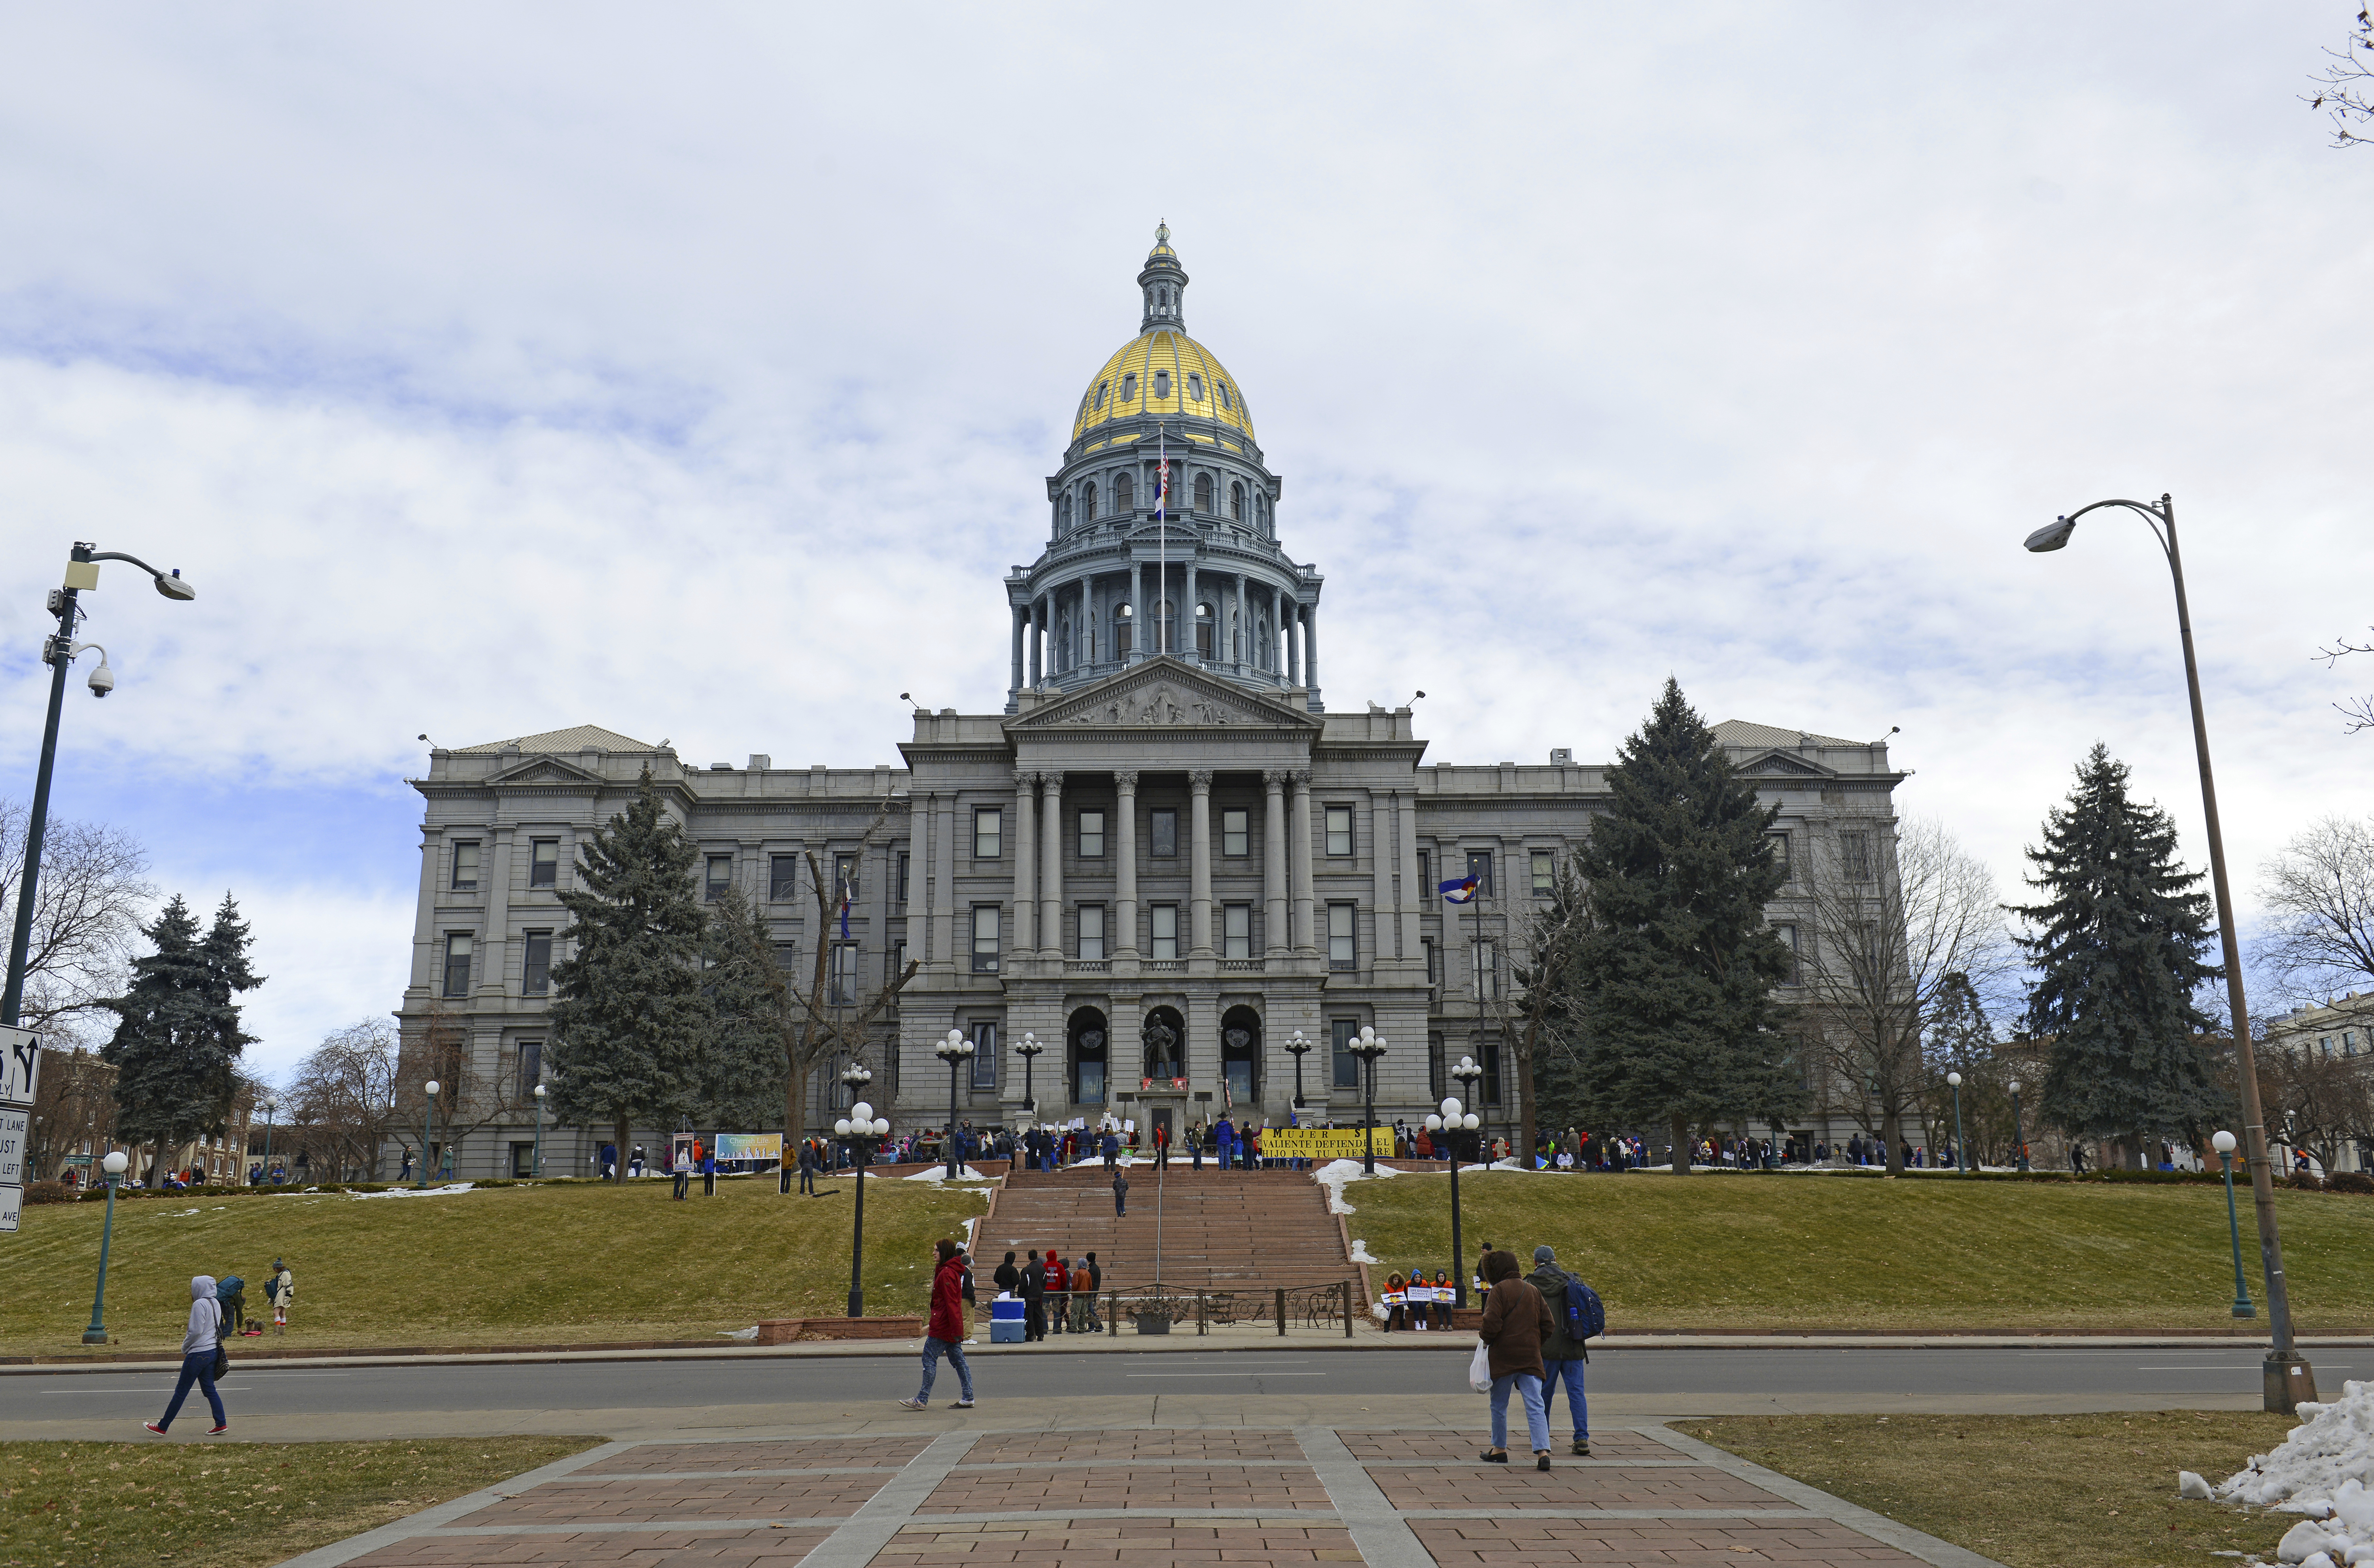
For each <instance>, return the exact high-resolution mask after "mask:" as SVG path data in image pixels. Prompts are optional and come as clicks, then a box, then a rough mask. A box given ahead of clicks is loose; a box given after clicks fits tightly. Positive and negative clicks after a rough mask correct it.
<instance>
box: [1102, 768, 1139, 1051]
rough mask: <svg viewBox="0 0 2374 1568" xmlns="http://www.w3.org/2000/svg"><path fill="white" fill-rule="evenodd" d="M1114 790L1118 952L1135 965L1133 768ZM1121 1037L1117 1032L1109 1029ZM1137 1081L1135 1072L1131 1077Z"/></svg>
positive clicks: (1122, 772)
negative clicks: (1117, 798)
mask: <svg viewBox="0 0 2374 1568" xmlns="http://www.w3.org/2000/svg"><path fill="white" fill-rule="evenodd" d="M1113 788H1114V790H1116V791H1117V792H1118V793H1119V795H1120V797H1121V798H1120V799H1119V800H1118V801H1116V802H1113V805H1114V810H1113V815H1114V817H1115V818H1116V819H1117V820H1116V821H1115V822H1114V824H1113V826H1114V828H1115V829H1116V831H1115V833H1114V835H1113V853H1114V854H1115V856H1116V857H1118V858H1117V859H1116V860H1114V862H1113V869H1114V871H1115V872H1117V873H1118V875H1117V876H1116V877H1115V879H1114V883H1113V918H1114V919H1116V920H1118V921H1119V922H1120V923H1121V930H1120V931H1119V932H1118V933H1117V935H1118V937H1119V945H1118V946H1117V947H1116V948H1115V949H1114V951H1115V953H1116V954H1118V955H1119V956H1121V957H1123V958H1126V959H1128V960H1129V961H1130V962H1131V963H1133V964H1134V963H1135V962H1136V961H1137V773H1136V770H1135V769H1134V768H1123V769H1119V770H1117V771H1115V772H1114V774H1113ZM1107 1033H1108V1034H1112V1035H1114V1036H1115V1037H1116V1038H1118V1034H1117V1032H1116V1031H1114V1030H1111V1029H1108V1030H1107ZM1117 1048H1118V1047H1116V1046H1114V1045H1113V1044H1112V1043H1111V1041H1108V1042H1107V1044H1106V1047H1105V1052H1106V1057H1105V1059H1106V1064H1107V1065H1106V1067H1105V1071H1106V1073H1107V1074H1108V1075H1110V1074H1111V1072H1112V1066H1111V1063H1113V1062H1114V1061H1117V1060H1119V1058H1118V1057H1116V1056H1114V1055H1113V1054H1112V1053H1113V1052H1114V1051H1115V1050H1116V1049H1117ZM1130 1076H1131V1077H1133V1078H1134V1077H1136V1076H1138V1075H1137V1074H1136V1073H1132V1074H1130Z"/></svg>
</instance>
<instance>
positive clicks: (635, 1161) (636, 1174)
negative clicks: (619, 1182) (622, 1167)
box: [627, 1143, 643, 1181]
mask: <svg viewBox="0 0 2374 1568" xmlns="http://www.w3.org/2000/svg"><path fill="white" fill-rule="evenodd" d="M627 1175H628V1176H631V1177H633V1178H634V1179H635V1180H637V1181H641V1179H642V1176H643V1146H642V1145H641V1144H640V1143H638V1144H636V1145H635V1150H634V1153H631V1154H629V1155H628V1156H627Z"/></svg>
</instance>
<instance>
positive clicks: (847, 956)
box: [825, 942, 857, 1007]
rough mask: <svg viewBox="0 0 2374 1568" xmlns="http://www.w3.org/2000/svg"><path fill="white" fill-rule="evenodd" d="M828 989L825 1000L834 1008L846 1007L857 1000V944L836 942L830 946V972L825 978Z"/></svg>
mask: <svg viewBox="0 0 2374 1568" xmlns="http://www.w3.org/2000/svg"><path fill="white" fill-rule="evenodd" d="M826 984H827V986H828V987H829V988H830V989H828V990H827V992H826V993H825V1000H827V1001H828V1002H829V1003H830V1004H832V1005H833V1006H836V1007H847V1006H849V1005H850V1004H851V1003H852V1002H854V1001H855V1000H857V944H856V943H855V942H834V943H833V944H832V959H831V971H830V973H829V975H828V976H827V977H826Z"/></svg>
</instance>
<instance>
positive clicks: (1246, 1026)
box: [1220, 1006, 1262, 1113]
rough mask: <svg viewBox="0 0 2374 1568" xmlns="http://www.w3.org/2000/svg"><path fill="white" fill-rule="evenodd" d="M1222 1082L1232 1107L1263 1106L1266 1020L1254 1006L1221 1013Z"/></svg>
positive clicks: (1241, 1109)
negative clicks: (1263, 1022) (1263, 1023)
mask: <svg viewBox="0 0 2374 1568" xmlns="http://www.w3.org/2000/svg"><path fill="white" fill-rule="evenodd" d="M1220 1084H1221V1087H1222V1089H1223V1090H1224V1091H1225V1092H1226V1096H1227V1108H1228V1109H1229V1110H1231V1111H1236V1112H1239V1113H1242V1112H1245V1111H1249V1110H1253V1109H1255V1108H1257V1107H1258V1106H1260V1105H1261V1091H1262V1021H1261V1014H1260V1013H1258V1012H1254V1011H1253V1010H1252V1008H1250V1007H1244V1006H1238V1007H1232V1008H1230V1009H1228V1012H1224V1013H1222V1014H1221V1015H1220Z"/></svg>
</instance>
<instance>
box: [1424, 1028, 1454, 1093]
mask: <svg viewBox="0 0 2374 1568" xmlns="http://www.w3.org/2000/svg"><path fill="white" fill-rule="evenodd" d="M1450 1085H1451V1063H1450V1061H1449V1060H1448V1059H1446V1056H1445V1053H1444V1051H1443V1048H1442V1036H1440V1035H1428V1036H1427V1037H1426V1095H1427V1098H1428V1099H1429V1100H1432V1101H1434V1102H1435V1103H1436V1104H1437V1105H1440V1104H1441V1103H1442V1101H1443V1100H1444V1099H1445V1098H1447V1097H1448V1096H1449V1095H1450V1094H1451V1087H1450Z"/></svg>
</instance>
